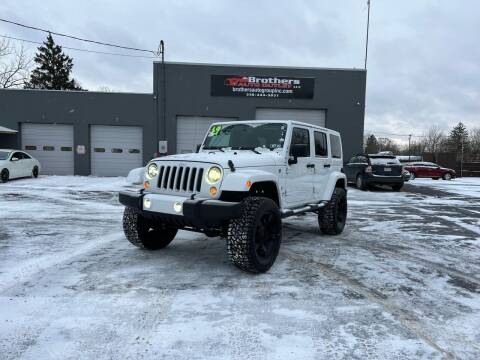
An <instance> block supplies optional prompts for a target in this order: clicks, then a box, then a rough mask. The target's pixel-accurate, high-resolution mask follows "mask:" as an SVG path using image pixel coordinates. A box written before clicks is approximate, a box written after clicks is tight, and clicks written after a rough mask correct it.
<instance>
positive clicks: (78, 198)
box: [0, 176, 480, 360]
mask: <svg viewBox="0 0 480 360" xmlns="http://www.w3.org/2000/svg"><path fill="white" fill-rule="evenodd" d="M431 183H433V184H431ZM443 183H445V184H456V186H457V187H456V189H457V190H456V191H455V194H452V193H450V191H448V189H438V188H437V187H438V186H450V185H443ZM419 184H421V185H420V186H419ZM437 184H441V185H437ZM477 184H478V182H477ZM475 186H476V185H475V181H473V180H472V183H470V180H469V181H468V182H465V183H463V182H461V181H459V180H454V181H452V182H448V183H447V182H441V181H437V182H433V181H431V182H430V181H424V180H415V181H414V184H413V185H412V184H408V185H406V186H405V190H404V191H402V192H400V193H396V192H390V191H386V190H384V189H374V190H372V191H367V192H361V191H358V190H356V189H352V188H350V190H349V193H348V197H349V220H348V225H347V227H346V229H345V231H344V233H343V234H342V235H340V236H336V237H332V236H323V235H320V234H319V231H318V225H317V222H316V218H315V216H314V215H313V214H309V215H304V216H298V217H295V218H291V219H286V220H285V221H284V228H285V230H284V241H283V244H282V248H281V250H280V254H279V257H278V259H277V262H276V264H275V265H274V266H273V268H272V269H271V270H270V272H269V273H267V274H264V275H250V274H246V273H243V272H241V271H239V270H237V269H236V268H235V267H233V266H232V265H230V263H229V262H228V259H227V256H226V251H225V243H224V241H223V240H221V239H218V238H207V237H205V236H204V235H201V234H195V233H189V232H180V233H179V235H178V236H177V239H175V240H174V242H173V243H172V244H171V245H170V246H169V247H168V248H166V249H164V250H161V251H157V252H147V251H142V250H139V249H137V248H135V247H133V246H131V245H130V244H129V243H128V242H127V241H126V239H125V238H124V236H123V233H122V230H121V217H122V211H123V209H122V207H121V206H120V205H119V204H118V202H117V194H116V193H117V191H118V190H120V189H122V188H124V187H126V184H125V180H124V179H123V178H93V177H63V176H57V177H41V178H39V179H24V180H17V181H11V182H9V183H7V184H0V324H1V325H0V354H2V355H1V358H2V359H17V358H20V359H38V358H42V359H78V358H95V359H139V358H145V359H159V358H168V359H206V358H208V359H227V358H232V359H242V360H243V359H322V358H325V359H345V358H367V357H368V358H378V359H386V358H401V359H405V358H411V359H417V358H428V359H437V358H455V357H458V358H463V359H478V358H479V357H480V345H479V344H480V329H479V327H478V324H480V276H479V273H480V256H479V255H480V245H479V244H480V222H479V219H480V202H479V201H478V199H474V198H473V197H472V196H473V195H472V194H471V193H470V191H472V190H471V189H472V188H474V189H475ZM436 189H437V190H436ZM444 191H446V192H444ZM461 194H465V195H461Z"/></svg>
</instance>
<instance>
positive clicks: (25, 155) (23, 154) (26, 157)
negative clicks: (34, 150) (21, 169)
mask: <svg viewBox="0 0 480 360" xmlns="http://www.w3.org/2000/svg"><path fill="white" fill-rule="evenodd" d="M22 156H23V158H24V159H31V157H30V156H29V155H27V154H25V153H22Z"/></svg>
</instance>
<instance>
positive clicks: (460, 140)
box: [448, 122, 469, 153]
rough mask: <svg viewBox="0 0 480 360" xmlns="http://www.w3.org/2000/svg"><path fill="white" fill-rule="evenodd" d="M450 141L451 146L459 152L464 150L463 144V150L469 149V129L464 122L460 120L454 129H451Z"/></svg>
mask: <svg viewBox="0 0 480 360" xmlns="http://www.w3.org/2000/svg"><path fill="white" fill-rule="evenodd" d="M448 142H449V144H450V147H451V149H452V150H453V151H456V152H457V153H461V152H462V144H463V151H464V152H467V151H468V145H469V138H468V131H467V128H466V127H465V125H463V123H461V122H459V123H458V124H457V125H456V126H455V127H454V128H453V129H452V131H450V134H449V136H448Z"/></svg>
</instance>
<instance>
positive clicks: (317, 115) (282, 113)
mask: <svg viewBox="0 0 480 360" xmlns="http://www.w3.org/2000/svg"><path fill="white" fill-rule="evenodd" d="M255 118H256V119H257V120H296V121H302V122H306V123H309V124H313V125H318V126H322V127H325V110H307V109H266V108H265V109H257V111H256V114H255Z"/></svg>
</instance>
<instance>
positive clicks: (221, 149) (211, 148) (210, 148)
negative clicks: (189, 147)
mask: <svg viewBox="0 0 480 360" xmlns="http://www.w3.org/2000/svg"><path fill="white" fill-rule="evenodd" d="M203 150H220V151H221V152H225V150H223V146H208V147H204V148H203Z"/></svg>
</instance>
